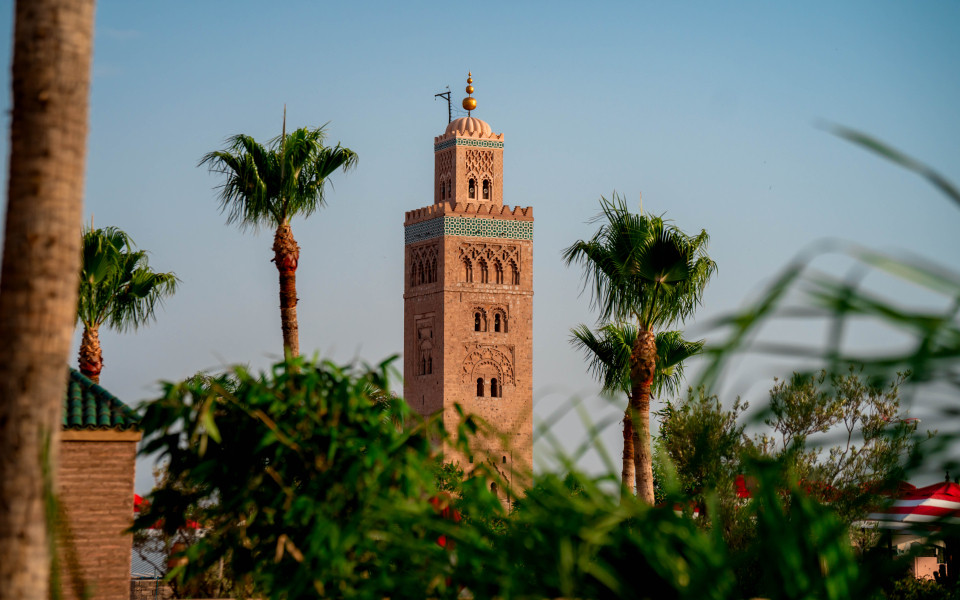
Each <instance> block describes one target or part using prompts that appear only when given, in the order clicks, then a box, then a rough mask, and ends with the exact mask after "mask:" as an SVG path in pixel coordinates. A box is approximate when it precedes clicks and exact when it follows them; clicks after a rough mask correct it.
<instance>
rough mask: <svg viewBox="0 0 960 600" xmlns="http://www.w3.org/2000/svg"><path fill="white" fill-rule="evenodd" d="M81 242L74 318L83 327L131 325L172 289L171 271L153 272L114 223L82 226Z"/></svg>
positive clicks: (141, 320)
mask: <svg viewBox="0 0 960 600" xmlns="http://www.w3.org/2000/svg"><path fill="white" fill-rule="evenodd" d="M81 245H82V248H81V251H82V253H83V254H82V259H81V263H80V290H79V299H78V304H77V321H78V322H80V323H82V324H83V325H84V327H96V326H99V325H102V324H103V323H106V324H107V325H108V326H110V327H112V328H113V329H115V330H117V331H127V330H133V329H137V328H138V327H139V326H141V325H145V324H146V323H149V322H150V321H151V320H153V318H154V313H155V311H156V308H157V306H158V305H160V304H162V303H163V299H164V297H166V296H170V295H172V294H173V293H174V292H175V291H176V289H177V284H178V283H179V280H178V279H177V278H176V276H175V275H174V274H173V273H157V272H154V271H153V270H152V269H151V268H150V265H149V261H148V259H147V253H146V252H145V251H143V250H137V249H136V246H135V245H134V243H133V240H132V239H130V236H129V235H127V233H125V232H124V231H121V230H120V229H117V228H116V227H105V228H102V229H84V231H83V240H82V242H81Z"/></svg>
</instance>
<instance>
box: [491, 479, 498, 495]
mask: <svg viewBox="0 0 960 600" xmlns="http://www.w3.org/2000/svg"><path fill="white" fill-rule="evenodd" d="M490 493H492V494H493V495H494V496H496V495H497V484H496V482H493V483H491V484H490Z"/></svg>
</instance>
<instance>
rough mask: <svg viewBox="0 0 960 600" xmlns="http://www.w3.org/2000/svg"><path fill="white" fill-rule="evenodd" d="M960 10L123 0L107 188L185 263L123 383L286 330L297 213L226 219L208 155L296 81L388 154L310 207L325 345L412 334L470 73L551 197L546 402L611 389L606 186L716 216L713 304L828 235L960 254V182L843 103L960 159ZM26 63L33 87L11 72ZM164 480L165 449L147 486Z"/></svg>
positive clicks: (311, 263) (939, 161)
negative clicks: (417, 260) (569, 257)
mask: <svg viewBox="0 0 960 600" xmlns="http://www.w3.org/2000/svg"><path fill="white" fill-rule="evenodd" d="M10 4H11V3H6V8H5V9H4V10H3V11H0V31H5V32H7V35H8V37H7V39H8V40H9V39H11V38H12V13H13V10H12V6H11V5H10ZM958 26H960V4H958V3H956V2H918V3H903V2H842V3H837V2H805V3H786V2H735V3H715V2H686V3H649V2H616V3H593V4H590V5H588V4H587V3H582V2H581V3H572V2H554V3H549V4H547V3H534V2H483V3H449V2H447V3H429V2H406V3H386V2H384V3H376V2H349V3H333V2H284V3H269V4H268V3H262V2H189V3H188V2H163V3H156V2H154V3H141V2H120V1H112V0H102V1H101V2H99V3H98V7H97V18H96V41H95V57H94V80H93V88H92V97H91V112H90V125H91V129H90V138H89V153H88V169H87V181H86V199H85V202H86V204H85V213H86V215H87V219H88V220H89V218H90V216H91V215H93V216H94V219H95V223H96V224H97V225H98V226H103V225H116V226H119V227H121V228H123V229H125V230H126V231H128V232H129V233H130V234H131V235H132V236H133V237H134V239H135V240H136V241H137V242H138V244H139V245H140V246H141V247H143V248H145V249H148V250H149V251H150V252H151V261H152V264H153V265H154V267H155V268H157V269H160V270H172V271H175V272H176V273H177V275H178V276H179V277H180V278H181V279H182V280H183V285H182V290H181V291H180V292H179V293H178V294H177V295H176V297H174V298H172V299H171V300H170V301H169V302H168V303H167V305H166V308H165V309H164V310H163V311H162V312H161V313H160V315H159V319H158V321H157V323H155V324H154V325H152V326H150V327H148V328H146V329H143V330H142V331H140V332H138V333H137V334H135V335H125V336H120V335H117V334H114V333H110V332H105V333H104V334H103V335H102V341H103V347H104V358H105V363H106V364H105V368H104V371H103V379H102V382H103V384H104V385H105V386H106V387H107V388H108V389H110V390H111V391H113V392H114V393H115V394H117V395H118V396H120V397H121V398H123V399H124V400H126V401H128V402H129V403H131V404H137V403H138V402H139V401H141V400H144V399H147V398H150V397H151V396H153V395H155V394H156V393H157V390H158V386H157V383H156V382H157V381H158V380H161V379H165V380H175V379H179V378H182V377H185V376H188V375H190V374H192V373H194V372H196V371H198V370H200V369H210V368H218V367H221V366H223V365H226V364H232V363H246V364H249V365H251V366H253V367H255V368H261V367H264V366H266V365H268V364H270V362H271V361H272V360H274V359H275V358H276V357H277V356H278V355H279V352H280V348H281V337H280V328H279V316H278V311H277V276H276V270H275V268H274V267H273V265H272V264H271V263H270V262H269V261H270V258H271V252H270V244H271V235H270V233H269V232H260V233H259V234H257V235H255V234H252V233H249V232H247V233H243V232H240V231H239V230H238V229H236V228H234V227H229V226H226V225H224V219H223V217H222V215H220V214H219V213H218V211H217V202H216V192H215V191H214V189H213V188H214V186H216V185H217V183H218V180H217V178H216V177H214V176H212V175H210V174H208V173H207V172H206V171H205V170H203V169H200V168H197V162H198V160H199V158H200V157H201V156H202V155H203V154H204V153H206V152H208V151H210V150H214V149H217V148H220V147H221V146H222V143H223V140H224V138H226V137H227V136H228V135H232V134H235V133H240V132H243V133H248V134H251V135H253V136H254V137H256V138H258V139H261V140H264V141H266V140H267V139H269V138H271V137H273V136H275V135H277V134H278V133H279V131H280V124H281V117H282V111H283V106H284V104H286V106H287V115H288V116H287V118H288V123H289V125H290V126H305V125H306V126H317V125H321V124H323V123H329V125H328V132H329V136H330V137H329V139H330V140H331V142H335V141H340V142H342V143H343V144H344V145H345V146H348V147H350V148H352V149H354V150H355V151H357V152H358V154H359V156H360V163H359V166H358V168H357V169H356V170H354V171H352V172H350V173H348V174H345V175H343V174H338V175H336V176H335V178H334V188H333V189H331V190H329V192H328V202H329V206H328V207H327V208H326V209H324V210H323V211H322V212H320V213H319V214H317V215H314V216H313V217H311V218H310V219H309V220H301V221H299V222H297V221H295V222H294V223H293V228H294V234H295V235H296V237H297V240H298V241H299V243H300V245H301V248H302V256H301V262H300V270H299V273H298V284H299V293H300V299H301V301H300V305H299V312H300V327H301V348H302V350H303V351H304V352H305V353H307V354H310V353H312V352H319V353H320V354H321V355H322V356H332V357H334V358H335V359H337V360H341V361H346V360H350V359H352V358H355V357H361V358H363V359H366V360H369V361H377V360H379V359H381V358H382V357H385V356H387V355H389V354H392V353H395V352H399V351H401V350H402V288H403V278H402V269H403V237H402V234H403V228H402V222H403V214H404V211H405V210H409V209H412V208H418V207H421V206H425V205H427V204H429V203H431V202H432V191H431V190H432V177H433V173H432V170H433V157H432V142H433V137H434V136H435V135H438V134H440V133H442V131H443V128H444V127H445V125H446V107H445V105H444V103H443V102H442V101H440V100H435V99H434V97H433V95H434V94H435V93H437V92H440V91H443V90H444V88H445V86H447V85H449V86H450V89H451V90H452V91H453V97H454V101H455V103H458V102H459V99H460V98H462V97H463V93H462V92H463V86H464V85H465V81H464V80H465V77H466V73H467V71H468V70H470V71H472V72H473V74H474V85H475V87H476V92H475V94H474V95H475V97H476V98H477V100H478V103H479V106H478V108H477V110H476V111H475V113H474V116H477V117H480V118H482V119H484V120H486V121H488V122H489V123H490V124H491V126H492V127H493V128H494V130H495V131H497V132H503V133H504V134H505V142H506V143H505V151H504V161H505V167H504V171H505V173H504V196H505V200H506V203H508V204H510V205H521V206H533V207H534V214H535V217H536V225H535V238H534V239H535V242H534V256H535V259H534V261H535V262H534V286H535V294H536V295H535V299H534V388H535V396H536V397H537V399H538V406H537V413H538V414H540V415H545V414H548V413H550V412H552V411H553V410H554V409H556V408H557V407H559V406H562V405H564V404H565V403H567V402H568V401H569V398H570V397H573V396H581V397H591V396H592V395H593V394H594V393H595V388H596V386H595V385H594V384H593V383H592V381H591V380H590V378H589V376H588V374H587V373H586V371H585V369H584V365H583V362H582V360H581V358H580V356H579V355H578V354H576V353H575V352H574V351H573V350H572V349H571V348H570V347H569V346H568V344H567V337H568V332H569V329H570V327H572V326H574V325H575V324H577V323H579V322H588V323H590V322H592V321H593V316H592V313H591V311H590V309H589V306H588V298H587V297H585V296H584V297H581V296H579V291H580V275H579V272H578V271H576V270H575V269H568V268H566V267H564V266H563V264H562V262H561V260H560V251H561V250H562V248H564V247H565V246H567V245H569V244H570V243H572V242H573V241H574V240H576V239H578V238H583V237H587V236H589V235H590V234H591V233H592V231H593V226H591V225H588V224H587V223H586V221H587V220H588V219H589V218H590V217H591V216H593V215H594V214H595V213H596V212H597V208H598V205H597V200H598V198H599V197H600V195H601V194H602V195H607V196H609V195H610V194H611V193H612V192H613V191H614V190H617V191H618V192H619V193H621V194H624V195H625V196H626V198H627V200H628V201H629V202H630V203H632V204H634V205H636V203H637V201H638V200H639V197H640V193H641V192H642V194H643V208H644V210H645V211H650V212H654V213H666V216H667V217H668V218H670V219H673V220H674V221H675V222H676V224H677V225H679V226H680V227H681V228H683V229H685V230H687V231H692V230H699V229H701V228H705V229H707V231H709V233H710V234H711V236H712V241H711V245H710V253H711V255H712V257H713V258H714V259H715V260H716V262H717V263H718V265H719V271H718V273H717V275H716V277H715V279H714V281H713V282H712V283H711V285H710V287H709V289H708V292H707V295H706V297H705V299H704V306H703V309H702V311H701V312H700V314H699V317H698V321H700V322H703V321H705V320H707V319H709V318H710V317H712V316H717V315H719V314H723V313H725V312H728V311H730V310H733V309H735V308H737V307H740V306H742V305H743V303H744V302H745V301H746V300H747V299H748V298H749V297H750V296H751V294H755V293H756V292H757V291H758V290H759V289H760V288H761V286H762V285H763V283H764V282H765V281H767V280H768V278H770V277H771V276H773V275H774V274H775V273H776V271H777V270H778V269H779V268H781V267H782V266H783V265H784V264H786V263H787V261H789V260H790V258H791V257H793V256H794V255H795V254H796V253H797V252H798V251H800V250H801V249H802V248H804V247H806V246H807V245H809V244H810V243H812V242H814V241H815V240H818V239H822V238H826V237H838V238H842V239H846V240H850V241H853V242H857V243H860V244H864V245H867V246H870V247H874V248H878V249H883V250H889V251H897V252H899V251H901V250H909V251H911V252H914V253H917V254H920V255H923V256H928V257H931V258H935V259H937V260H939V261H940V262H942V263H944V264H947V265H955V264H956V263H957V259H958V257H960V236H957V235H956V231H957V230H958V226H960V212H958V211H957V207H956V206H954V205H951V204H949V203H948V202H947V201H946V200H945V199H944V198H943V197H942V196H941V195H940V194H939V193H938V192H936V191H935V190H933V189H932V188H931V187H930V186H929V185H928V184H927V183H925V182H924V181H922V180H920V179H919V178H917V177H916V176H914V175H912V174H910V173H907V172H905V171H903V170H900V169H898V168H896V167H894V166H892V165H890V164H888V163H886V162H884V161H883V160H881V159H879V158H877V157H876V156H874V155H871V154H869V153H867V152H865V151H863V150H862V149H860V148H857V147H855V146H852V145H851V144H849V143H846V142H844V141H842V140H840V139H838V138H837V137H835V136H833V135H831V134H829V133H827V132H826V131H825V130H824V129H823V128H821V127H818V126H817V124H818V123H822V122H833V123H840V124H843V125H846V126H849V127H854V128H856V129H860V130H862V131H865V132H869V133H871V134H873V135H875V136H877V137H879V138H880V139H883V140H885V141H887V142H889V143H891V144H892V145H894V146H896V147H898V148H899V149H901V150H903V151H904V152H907V153H908V154H910V155H912V156H915V157H917V158H919V159H921V160H923V161H925V162H927V163H928V164H930V165H931V166H932V167H934V168H936V169H938V170H939V171H941V172H942V173H944V174H945V175H946V176H948V177H949V178H950V179H952V180H954V181H960V162H958V157H960V116H958V111H957V107H958V106H960V77H958V76H957V74H958V72H960V37H958V36H957V35H956V31H957V30H958ZM10 51H11V48H10V43H7V44H5V45H3V47H2V48H0V62H3V63H4V64H9V62H10ZM0 82H2V86H3V88H4V89H5V90H9V86H10V82H9V71H8V70H4V71H3V72H2V73H0ZM4 98H5V101H4V102H5V106H4V108H5V109H6V110H7V111H8V110H9V108H10V106H9V102H10V100H9V98H10V95H9V93H7V94H6V95H5V96H4ZM0 150H2V151H3V154H6V153H7V151H8V141H7V139H6V136H4V137H3V139H2V140H0ZM2 177H4V182H5V177H6V173H5V172H4V174H3V175H2ZM4 187H5V186H4ZM864 335H865V336H866V337H865V339H866V340H867V341H868V342H869V341H870V340H873V339H881V338H873V337H871V336H872V335H873V334H871V333H869V332H865V333H864ZM75 360H76V359H75V358H74V359H73V364H75ZM749 366H750V365H749V364H748V365H747V367H748V368H749ZM762 386H766V384H765V383H763V384H762ZM587 406H588V407H589V408H590V410H591V411H592V413H593V414H595V415H597V414H600V415H601V417H600V418H602V415H610V414H614V413H615V412H616V411H615V410H613V409H605V408H604V407H602V406H601V403H600V402H599V401H590V402H588V404H587ZM615 429H616V428H614V429H612V430H611V431H608V432H607V434H606V435H605V436H604V439H605V440H606V441H607V442H608V445H609V446H610V448H611V451H612V453H613V454H614V455H616V454H617V453H618V448H617V445H616V444H617V443H618V438H619V434H617V432H616V431H615ZM582 430H583V427H582V426H581V425H580V423H579V420H578V418H577V417H575V416H574V417H572V418H569V419H566V420H565V421H564V422H562V423H561V424H560V425H559V426H558V431H559V432H560V433H561V436H562V437H564V439H570V440H575V439H578V438H579V437H582V436H583V431H582ZM587 462H588V463H589V464H588V466H590V467H591V468H595V467H596V465H597V464H598V463H597V460H596V458H595V457H593V458H589V459H588V461H587ZM149 481H150V474H149V469H148V468H144V467H141V468H140V469H139V472H138V483H137V485H138V489H140V490H143V489H145V488H147V487H149Z"/></svg>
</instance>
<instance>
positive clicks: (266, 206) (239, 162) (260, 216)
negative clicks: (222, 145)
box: [200, 125, 357, 228]
mask: <svg viewBox="0 0 960 600" xmlns="http://www.w3.org/2000/svg"><path fill="white" fill-rule="evenodd" d="M284 126H286V125H284ZM325 138H326V133H325V132H324V128H323V127H317V128H314V129H311V128H307V127H301V128H299V129H296V130H295V131H292V132H290V133H289V134H286V133H284V134H282V135H280V136H277V137H276V138H274V139H272V140H271V141H270V143H269V144H268V145H267V146H263V145H261V144H259V143H258V142H257V141H256V140H255V139H253V138H252V137H250V136H249V135H243V134H240V135H235V136H232V137H230V138H229V139H228V140H227V148H226V149H225V150H217V151H214V152H209V153H207V154H205V155H204V157H203V158H202V159H200V166H203V165H206V166H208V167H209V168H210V171H211V172H214V173H217V174H220V175H224V176H225V177H226V179H225V180H224V183H223V184H222V185H221V186H220V208H221V210H223V211H224V212H226V213H227V222H228V223H239V224H240V226H241V227H248V226H250V227H254V228H256V227H259V226H261V225H266V226H268V227H278V226H279V225H281V224H283V223H286V222H288V221H289V219H290V218H291V217H293V216H294V215H303V216H305V217H306V216H310V215H311V214H313V213H314V212H315V211H317V210H318V209H319V208H321V207H322V206H323V204H324V195H323V194H324V188H325V186H326V184H327V178H328V177H329V176H330V175H332V174H333V173H334V172H335V171H336V170H337V169H343V170H348V169H350V168H352V167H354V166H356V164H357V154H356V153H355V152H354V151H353V150H350V149H349V148H344V147H342V146H340V144H337V145H336V146H334V147H327V146H324V144H323V142H324V140H325Z"/></svg>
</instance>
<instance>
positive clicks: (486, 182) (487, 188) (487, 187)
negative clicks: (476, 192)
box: [483, 179, 490, 200]
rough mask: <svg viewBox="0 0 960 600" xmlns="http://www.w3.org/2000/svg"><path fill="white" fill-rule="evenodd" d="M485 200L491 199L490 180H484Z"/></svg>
mask: <svg viewBox="0 0 960 600" xmlns="http://www.w3.org/2000/svg"><path fill="white" fill-rule="evenodd" d="M483 199H484V200H489V199H490V180H488V179H484V180H483Z"/></svg>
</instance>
